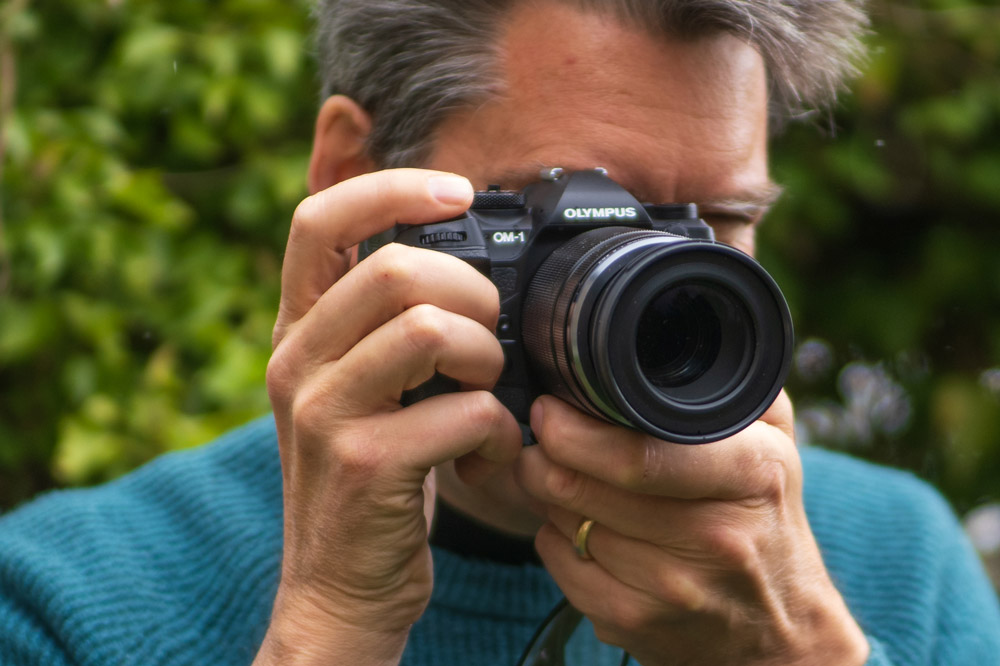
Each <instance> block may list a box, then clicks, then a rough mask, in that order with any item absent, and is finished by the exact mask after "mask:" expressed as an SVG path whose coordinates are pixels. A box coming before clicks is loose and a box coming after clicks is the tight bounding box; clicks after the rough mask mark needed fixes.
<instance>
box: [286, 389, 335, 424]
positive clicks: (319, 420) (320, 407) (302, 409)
mask: <svg viewBox="0 0 1000 666" xmlns="http://www.w3.org/2000/svg"><path fill="white" fill-rule="evenodd" d="M331 411H332V410H331V407H330V401H329V398H328V396H327V395H326V393H325V392H324V391H322V390H319V389H317V388H315V387H302V388H300V389H299V390H298V391H297V392H296V393H295V395H294V396H293V397H292V398H291V416H292V427H293V428H294V430H295V432H296V433H298V434H301V435H305V436H310V435H313V434H316V433H320V432H322V431H323V430H324V426H325V424H326V423H327V422H328V420H329V419H330V412H331Z"/></svg>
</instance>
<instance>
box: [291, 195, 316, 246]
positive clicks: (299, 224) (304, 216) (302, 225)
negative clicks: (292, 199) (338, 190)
mask: <svg viewBox="0 0 1000 666" xmlns="http://www.w3.org/2000/svg"><path fill="white" fill-rule="evenodd" d="M318 208H319V203H318V199H317V198H316V197H315V196H310V197H306V198H305V199H303V200H302V201H300V202H299V205H297V206H296V207H295V211H294V212H293V213H292V222H291V226H290V227H289V230H288V238H289V242H290V243H298V242H301V241H304V240H306V239H309V238H311V237H312V236H313V235H314V229H315V227H316V224H317V220H318V218H319V217H320V216H319V212H318Z"/></svg>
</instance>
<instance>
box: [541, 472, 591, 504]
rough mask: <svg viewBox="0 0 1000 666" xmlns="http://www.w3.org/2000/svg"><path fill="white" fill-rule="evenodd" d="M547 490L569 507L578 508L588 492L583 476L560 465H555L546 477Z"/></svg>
mask: <svg viewBox="0 0 1000 666" xmlns="http://www.w3.org/2000/svg"><path fill="white" fill-rule="evenodd" d="M545 489H546V490H547V491H548V492H549V493H550V494H551V495H552V497H554V498H555V499H557V500H559V501H560V502H562V503H564V504H565V505H567V506H570V507H572V506H578V505H579V504H580V501H581V499H582V498H583V496H584V493H585V491H586V482H585V480H584V478H583V475H582V474H580V473H578V472H575V471H573V470H571V469H567V468H566V467H562V466H560V465H553V466H552V467H551V468H550V469H549V470H548V472H547V473H546V475H545Z"/></svg>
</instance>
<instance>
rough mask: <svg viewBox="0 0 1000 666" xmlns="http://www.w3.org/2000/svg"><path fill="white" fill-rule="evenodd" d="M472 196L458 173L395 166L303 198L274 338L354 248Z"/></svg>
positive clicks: (449, 210)
mask: <svg viewBox="0 0 1000 666" xmlns="http://www.w3.org/2000/svg"><path fill="white" fill-rule="evenodd" d="M472 196H473V189H472V185H471V184H470V183H469V181H468V180H466V179H465V178H462V177H461V176H456V175H454V174H447V173H444V172H439V171H426V170H418V169H393V170H387V171H379V172H375V173H370V174H364V175H362V176H358V177H356V178H351V179H349V180H345V181H343V182H341V183H338V184H336V185H334V186H333V187H330V188H328V189H326V190H323V191H322V192H319V193H317V194H314V195H313V196H311V197H309V198H307V199H305V200H304V201H303V202H302V203H301V204H299V206H298V208H297V209H296V211H295V214H294V215H293V217H292V225H291V229H290V231H289V235H288V244H287V247H286V250H285V260H284V264H283V266H282V275H281V305H280V308H279V312H278V322H277V324H276V325H275V332H274V343H275V344H277V342H278V341H280V340H281V339H282V337H284V333H285V329H286V327H287V326H288V325H289V324H290V323H292V322H294V321H297V320H298V319H299V318H300V317H302V315H304V314H305V313H306V312H307V311H308V310H309V309H310V308H311V307H312V306H313V304H314V303H315V302H316V301H317V300H318V299H319V298H320V296H322V295H323V293H324V292H326V290H327V289H328V288H329V287H330V285H332V284H333V283H334V282H336V281H337V280H339V279H340V278H341V277H342V276H343V275H344V274H345V273H346V272H347V270H348V268H349V265H350V250H351V248H352V247H354V246H355V245H357V244H358V243H360V242H361V241H363V240H365V239H366V238H369V237H370V236H373V235H374V234H376V233H379V232H381V231H385V230H387V229H389V228H391V227H392V226H393V225H395V224H397V223H407V224H424V223H427V222H433V221H437V220H443V219H446V218H448V217H452V216H454V215H458V214H459V213H461V212H462V211H464V210H466V209H467V208H468V207H469V205H471V203H472Z"/></svg>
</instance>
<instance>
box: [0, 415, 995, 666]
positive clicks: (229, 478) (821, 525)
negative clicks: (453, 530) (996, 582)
mask: <svg viewBox="0 0 1000 666" xmlns="http://www.w3.org/2000/svg"><path fill="white" fill-rule="evenodd" d="M802 457H803V464H804V466H805V472H806V505H807V509H808V513H809V518H810V521H811V524H812V527H813V530H814V532H815V533H816V536H817V539H818V540H819V542H820V545H821V548H822V551H823V555H824V558H825V561H826V563H827V565H828V567H829V569H830V571H831V574H832V575H833V577H834V579H835V582H836V583H837V585H838V587H839V588H840V590H841V591H842V593H843V595H844V597H845V598H846V600H847V603H848V606H849V607H850V608H851V611H852V612H853V613H854V615H855V617H856V618H857V619H858V622H859V623H860V624H861V626H862V627H863V629H864V630H865V633H866V634H867V635H868V637H869V641H870V643H871V645H872V657H871V659H870V660H869V664H871V665H872V666H882V665H886V664H896V665H904V664H905V665H907V666H913V665H917V664H928V665H933V666H948V665H955V666H972V665H975V666H978V665H988V664H1000V656H998V655H1000V609H998V604H997V599H996V596H995V595H994V594H993V592H992V590H991V589H990V587H989V585H988V583H987V581H986V578H985V574H984V573H983V571H982V567H981V566H980V564H979V562H978V559H977V558H976V555H975V553H974V552H973V551H972V550H971V548H970V546H969V545H968V543H967V541H966V540H965V539H964V537H963V535H962V533H961V530H960V528H959V526H958V524H957V521H956V520H955V518H954V516H953V515H952V513H951V512H950V510H949V509H948V507H947V506H946V504H945V503H944V501H943V500H942V499H941V498H940V497H939V496H938V495H937V494H936V493H935V492H934V491H933V490H931V489H930V488H929V487H928V486H927V485H926V484H924V483H922V482H920V481H918V480H916V479H915V478H913V477H912V476H910V475H908V474H904V473H901V472H895V471H891V470H885V469H882V468H877V467H874V466H871V465H868V464H865V463H862V462H859V461H856V460H852V459H850V458H846V457H844V456H840V455H836V454H832V453H828V452H824V451H821V450H817V449H808V448H807V449H803V451H802ZM281 518H282V512H281V472H280V466H279V462H278V454H277V442H276V436H275V432H274V423H273V420H272V419H270V418H266V419H262V420H259V421H256V422H254V423H252V424H250V425H248V426H246V427H244V428H242V429H240V430H238V431H235V432H233V433H231V434H230V435H228V436H226V437H224V438H222V439H220V440H219V441H218V442H215V443H213V444H211V445H209V446H206V447H202V448H200V449H196V450H192V451H186V452H181V453H176V454H171V455H167V456H164V457H162V458H160V459H159V460H157V461H155V462H153V463H151V464H149V465H147V466H145V467H143V468H142V469H140V470H138V471H136V472H134V473H132V474H130V475H128V476H126V477H124V478H122V479H120V480H118V481H116V482H114V483H110V484H107V485H105V486H102V487H99V488H96V489H91V490H75V491H64V492H56V493H51V494H48V495H46V496H44V497H42V498H40V499H38V500H36V501H34V502H32V503H30V504H28V505H27V506H25V507H23V508H21V509H19V510H17V511H14V512H12V513H10V514H8V515H6V516H4V517H2V518H0V664H3V665H7V664H10V665H19V664H31V665H44V666H50V665H51V666H58V665H59V664H81V665H89V664H94V665H97V664H100V665H108V664H143V665H146V664H213V665H214V664H249V663H250V662H251V661H252V660H253V655H254V654H255V652H256V650H257V648H258V646H259V645H260V642H261V640H262V639H263V636H264V633H265V631H266V628H267V623H268V617H269V613H270V606H271V601H272V599H273V597H274V593H275V590H276V587H277V583H278V572H279V568H280V560H281ZM434 561H435V567H434V568H435V577H436V578H435V587H434V594H433V597H432V600H431V604H430V606H429V608H428V610H427V612H426V613H425V615H424V616H423V618H421V620H420V621H419V622H418V623H417V624H416V625H415V626H414V628H413V631H412V633H411V636H410V641H409V643H408V645H407V650H406V653H405V655H404V659H403V663H404V664H405V665H406V666H431V665H433V666H450V665H453V664H454V665H459V664H460V665H462V666H475V665H478V664H482V665H484V666H485V665H490V666H493V665H500V666H507V665H513V664H514V662H515V661H516V659H517V657H518V656H519V655H520V653H521V651H522V649H523V647H524V645H525V643H526V642H527V641H528V640H529V638H530V637H531V635H532V633H533V632H534V630H535V627H536V626H537V624H538V623H539V622H540V621H541V619H542V618H544V617H545V615H546V614H547V613H548V611H549V609H550V608H551V607H552V605H553V604H554V603H555V602H556V601H557V600H558V599H559V597H560V593H559V591H558V589H557V588H556V587H555V585H554V584H553V582H552V580H551V578H550V577H549V576H548V574H547V573H546V572H545V571H544V570H543V569H542V568H540V567H537V566H532V565H524V566H509V565H501V564H494V563H489V562H482V561H471V560H466V559H463V558H461V557H459V556H457V555H455V554H453V553H449V552H446V551H441V550H435V552H434Z"/></svg>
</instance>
